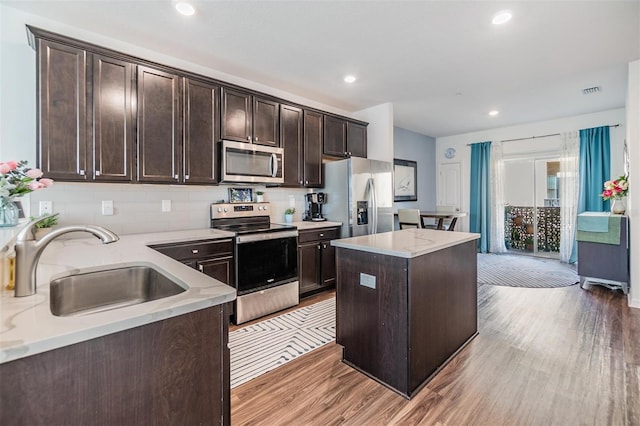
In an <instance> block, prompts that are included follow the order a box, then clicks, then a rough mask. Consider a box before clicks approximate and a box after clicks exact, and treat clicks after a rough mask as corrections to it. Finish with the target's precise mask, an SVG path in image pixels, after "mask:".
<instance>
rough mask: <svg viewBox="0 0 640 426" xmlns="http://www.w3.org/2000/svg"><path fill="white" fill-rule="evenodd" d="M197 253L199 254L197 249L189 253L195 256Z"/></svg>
mask: <svg viewBox="0 0 640 426" xmlns="http://www.w3.org/2000/svg"><path fill="white" fill-rule="evenodd" d="M198 252H199V250H198V249H191V253H193V254H197V253H198Z"/></svg>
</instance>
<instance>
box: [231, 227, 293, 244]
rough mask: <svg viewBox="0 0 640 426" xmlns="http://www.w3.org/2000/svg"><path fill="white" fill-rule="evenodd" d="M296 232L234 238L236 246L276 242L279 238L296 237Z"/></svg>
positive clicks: (268, 233)
mask: <svg viewBox="0 0 640 426" xmlns="http://www.w3.org/2000/svg"><path fill="white" fill-rule="evenodd" d="M297 236H298V230H297V229H296V230H294V231H283V232H262V233H258V234H249V235H239V236H237V237H236V244H246V243H253V242H256V241H266V240H277V239H280V238H290V237H297Z"/></svg>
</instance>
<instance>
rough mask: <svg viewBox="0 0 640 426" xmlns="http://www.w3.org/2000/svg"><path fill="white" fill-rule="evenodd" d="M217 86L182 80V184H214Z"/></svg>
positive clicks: (216, 136) (218, 121) (218, 131)
mask: <svg viewBox="0 0 640 426" xmlns="http://www.w3.org/2000/svg"><path fill="white" fill-rule="evenodd" d="M219 104H220V86H216V85H213V84H209V83H205V82H200V81H198V80H193V79H187V78H185V79H184V136H183V170H184V173H183V182H184V183H193V184H215V183H217V182H218V179H217V170H218V167H217V164H218V153H217V141H218V140H219V137H220V135H219V133H220V118H219V117H220V114H219Z"/></svg>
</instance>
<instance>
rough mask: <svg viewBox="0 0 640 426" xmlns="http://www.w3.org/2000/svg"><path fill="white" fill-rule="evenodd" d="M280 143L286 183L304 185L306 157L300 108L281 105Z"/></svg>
mask: <svg viewBox="0 0 640 426" xmlns="http://www.w3.org/2000/svg"><path fill="white" fill-rule="evenodd" d="M280 143H281V146H282V148H284V185H288V186H299V185H302V184H303V183H304V182H303V179H304V174H303V173H304V170H303V161H304V157H303V148H302V110H301V109H300V108H296V107H293V106H289V105H280Z"/></svg>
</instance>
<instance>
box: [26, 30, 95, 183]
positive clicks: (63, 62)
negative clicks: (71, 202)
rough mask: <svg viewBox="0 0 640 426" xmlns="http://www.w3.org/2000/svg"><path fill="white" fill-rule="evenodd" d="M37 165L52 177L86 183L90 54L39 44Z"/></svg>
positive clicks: (42, 42)
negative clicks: (88, 66)
mask: <svg viewBox="0 0 640 426" xmlns="http://www.w3.org/2000/svg"><path fill="white" fill-rule="evenodd" d="M38 75H39V80H38V96H39V97H40V99H39V101H40V102H39V106H40V111H39V115H40V116H39V120H38V122H39V124H40V129H39V143H38V151H39V152H38V166H39V167H40V168H41V169H42V171H43V172H44V175H45V176H46V177H49V178H53V179H58V180H67V181H74V180H75V181H86V180H87V179H89V178H90V176H88V175H89V174H90V173H88V170H90V167H89V166H90V164H89V158H90V156H89V155H88V152H87V146H88V138H87V128H88V124H87V108H86V102H87V88H86V86H87V84H86V83H87V52H85V51H84V50H82V49H77V48H74V47H69V46H66V45H63V44H58V43H55V42H51V41H46V40H39V41H38Z"/></svg>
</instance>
